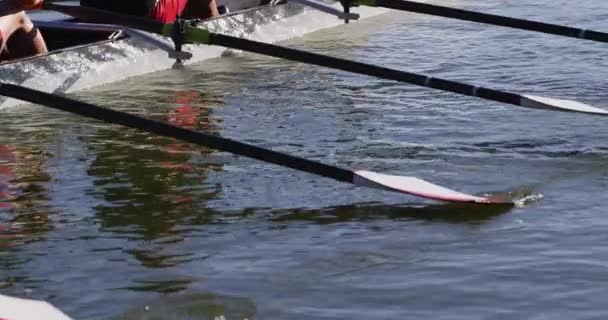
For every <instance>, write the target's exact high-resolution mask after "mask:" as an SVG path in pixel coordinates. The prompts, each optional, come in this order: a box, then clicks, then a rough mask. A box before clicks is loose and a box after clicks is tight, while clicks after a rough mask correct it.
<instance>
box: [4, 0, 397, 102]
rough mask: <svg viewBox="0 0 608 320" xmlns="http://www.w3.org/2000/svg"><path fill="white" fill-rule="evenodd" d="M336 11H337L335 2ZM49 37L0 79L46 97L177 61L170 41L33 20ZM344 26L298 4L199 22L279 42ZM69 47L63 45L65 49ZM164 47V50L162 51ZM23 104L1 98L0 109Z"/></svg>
mask: <svg viewBox="0 0 608 320" xmlns="http://www.w3.org/2000/svg"><path fill="white" fill-rule="evenodd" d="M334 7H335V8H336V9H338V8H340V6H339V5H338V4H335V5H334ZM385 12H388V9H382V8H380V9H379V8H365V7H362V8H361V10H358V13H359V15H360V19H364V18H369V17H373V16H376V15H379V14H382V13H385ZM33 18H34V19H35V21H36V24H37V25H38V26H39V27H40V29H41V30H42V32H43V34H44V35H45V38H46V39H47V42H48V45H49V48H50V50H51V51H50V52H49V53H48V54H45V55H41V56H37V57H30V58H25V59H21V60H16V61H8V62H4V63H0V79H2V81H6V82H8V83H13V84H18V85H22V86H25V87H29V88H36V89H39V90H42V91H45V92H49V93H64V92H73V91H77V90H82V89H87V88H91V87H94V86H98V85H103V84H107V83H111V82H115V81H120V80H123V79H126V78H129V77H135V76H140V75H143V74H146V73H150V72H155V71H160V70H165V69H169V68H171V67H172V66H173V64H174V63H175V60H172V59H170V58H168V53H167V49H166V48H172V46H173V45H172V43H171V41H170V40H168V39H165V38H161V37H157V36H152V35H150V36H149V37H154V38H155V39H156V40H157V41H158V42H159V43H161V44H160V45H159V43H152V42H150V41H147V40H145V39H142V38H141V37H137V36H134V34H132V33H128V32H122V33H120V32H118V33H115V32H111V31H110V32H108V31H103V30H88V31H85V30H69V26H70V25H73V26H75V25H74V24H72V23H71V22H70V21H69V20H65V19H62V20H57V19H55V20H54V21H48V19H46V21H45V19H43V18H41V17H39V18H36V16H34V17H33ZM343 23H344V22H343V21H342V20H340V19H338V18H336V17H335V16H332V15H329V14H326V13H323V12H320V11H317V10H314V9H311V8H309V7H304V6H302V5H300V4H296V3H286V4H279V5H265V6H259V7H255V8H250V9H245V10H241V11H238V12H233V13H229V14H227V15H224V16H221V17H219V18H216V19H210V20H207V21H204V22H201V23H200V27H202V28H205V29H208V30H213V31H215V32H220V33H223V34H228V35H233V36H238V37H242V38H247V39H252V40H258V41H264V42H270V43H274V42H278V41H284V40H288V39H291V38H295V37H299V36H302V35H305V34H308V33H311V32H315V31H318V30H321V29H325V28H331V27H335V26H338V25H341V24H343ZM66 44H67V47H66ZM163 44H164V47H163ZM184 50H185V51H188V52H191V53H192V54H193V56H192V59H190V60H188V61H187V62H186V63H196V62H200V61H203V60H207V59H211V58H217V57H220V56H222V55H223V54H224V53H225V52H226V50H227V49H226V48H224V47H219V46H205V45H186V46H184ZM22 103H23V102H21V101H18V100H14V99H6V98H0V109H1V108H6V107H11V106H15V105H18V104H22Z"/></svg>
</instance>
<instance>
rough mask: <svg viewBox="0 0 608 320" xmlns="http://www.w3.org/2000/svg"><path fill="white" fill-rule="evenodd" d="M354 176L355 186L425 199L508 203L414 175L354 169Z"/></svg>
mask: <svg viewBox="0 0 608 320" xmlns="http://www.w3.org/2000/svg"><path fill="white" fill-rule="evenodd" d="M354 176H355V178H354V180H353V184H355V185H356V186H360V187H369V188H376V189H382V190H388V191H394V192H400V193H407V194H411V195H414V196H418V197H422V198H427V199H433V200H439V201H447V202H469V203H487V204H496V203H505V204H506V203H509V202H505V201H498V200H496V199H491V198H485V197H478V196H473V195H469V194H465V193H461V192H458V191H454V190H451V189H448V188H445V187H442V186H438V185H436V184H433V183H430V182H428V181H424V180H422V179H418V178H415V177H402V176H393V175H388V174H382V173H376V172H371V171H355V172H354Z"/></svg>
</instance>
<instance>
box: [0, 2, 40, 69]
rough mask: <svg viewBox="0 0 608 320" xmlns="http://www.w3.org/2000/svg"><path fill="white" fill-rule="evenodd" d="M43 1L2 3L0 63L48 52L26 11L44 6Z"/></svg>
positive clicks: (0, 4) (0, 6)
mask: <svg viewBox="0 0 608 320" xmlns="http://www.w3.org/2000/svg"><path fill="white" fill-rule="evenodd" d="M42 1H43V0H5V1H2V2H0V61H3V60H8V59H15V58H21V57H26V56H31V55H36V54H42V53H46V52H47V48H46V43H45V42H44V38H43V37H42V34H41V33H40V31H38V29H37V28H36V27H35V26H34V24H33V23H32V21H31V20H30V19H29V18H28V17H27V15H26V14H25V10H29V9H34V8H37V7H39V6H41V5H42Z"/></svg>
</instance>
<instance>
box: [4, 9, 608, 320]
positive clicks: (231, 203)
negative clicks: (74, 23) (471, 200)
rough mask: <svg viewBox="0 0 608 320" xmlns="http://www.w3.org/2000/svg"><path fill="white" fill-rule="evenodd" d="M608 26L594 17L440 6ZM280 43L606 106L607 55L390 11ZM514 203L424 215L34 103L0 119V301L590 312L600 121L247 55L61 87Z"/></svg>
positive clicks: (140, 308)
mask: <svg viewBox="0 0 608 320" xmlns="http://www.w3.org/2000/svg"><path fill="white" fill-rule="evenodd" d="M445 3H446V4H451V5H458V6H460V7H465V8H469V9H476V10H483V11H485V12H492V13H497V14H504V15H510V16H516V17H524V18H530V19H536V20H542V21H547V22H553V23H559V24H567V25H573V26H579V27H583V28H589V29H595V30H603V31H608V2H606V1H598V0H579V1H563V0H557V1H546V0H543V1H532V0H508V1H478V0H473V1H466V2H463V1H460V2H456V1H447V2H445ZM285 44H286V45H289V46H292V47H297V48H302V49H306V50H310V51H314V52H320V53H326V54H331V55H334V56H340V57H345V58H350V59H355V60H358V61H365V62H369V63H374V64H378V65H382V66H387V67H391V68H396V69H402V70H408V71H414V72H421V73H425V74H430V75H434V76H440V77H444V78H449V79H453V80H459V81H466V82H468V83H472V84H476V85H483V86H487V87H493V88H497V89H504V90H510V91H514V92H519V93H528V94H535V95H543V96H548V97H555V98H567V99H575V100H578V101H581V102H584V103H588V104H591V105H594V106H598V107H604V108H608V91H607V90H606V88H607V85H606V80H605V79H606V77H605V75H606V71H607V70H608V58H607V56H608V47H607V46H606V45H605V44H600V43H593V42H590V41H581V40H575V39H568V38H559V37H556V36H549V35H542V34H536V33H531V32H525V31H517V30H512V29H505V28H498V27H491V26H484V25H479V24H474V23H467V22H460V21H454V20H447V19H442V18H433V17H428V16H423V15H414V14H405V13H390V14H387V15H383V16H380V17H378V18H374V19H370V20H366V21H363V22H361V23H353V24H349V25H346V26H343V27H340V28H336V29H330V30H325V31H322V32H318V33H315V34H312V35H309V36H306V37H304V38H301V39H296V40H293V41H290V42H288V43H285ZM76 96H77V97H78V98H80V99H82V100H86V101H88V102H93V103H97V104H100V105H104V106H108V107H112V108H115V109H119V110H123V111H128V112H132V113H136V114H140V115H144V116H146V117H150V118H153V119H158V120H163V121H168V122H170V123H173V124H176V125H180V126H183V127H186V128H192V129H197V130H205V131H208V132H213V133H215V134H220V135H222V136H225V137H229V138H234V139H237V140H241V141H245V142H248V143H252V144H256V145H260V146H263V147H267V148H272V149H275V150H280V151H284V152H288V153H291V154H294V155H298V156H301V157H306V158H310V159H315V160H318V161H323V162H326V163H329V164H336V165H340V166H343V167H349V168H357V169H368V170H375V171H380V172H385V173H392V174H401V175H412V176H416V177H419V178H424V179H427V180H429V181H433V182H436V183H440V184H442V185H445V186H449V187H452V188H455V189H458V190H461V191H464V192H469V193H474V194H483V193H485V192H490V193H502V194H508V195H510V196H513V197H515V198H525V199H528V201H527V202H526V204H525V205H523V206H520V207H516V208H491V207H471V206H455V205H448V204H437V203H433V202H429V201H425V200H420V199H417V198H413V197H409V196H404V195H399V194H390V193H385V192H381V191H374V190H365V189H356V188H353V187H351V186H349V185H346V184H341V183H337V182H335V181H332V180H329V179H324V178H319V177H316V176H312V175H309V174H304V173H299V172H296V171H293V170H290V169H285V168H281V167H277V166H273V165H269V164H265V163H261V162H257V161H253V160H249V159H246V158H239V157H235V156H232V155H230V154H227V153H220V152H216V151H213V150H208V149H204V148H200V147H195V146H191V145H188V144H184V143H181V142H177V141H174V140H171V139H165V138H159V137H156V136H153V135H150V134H146V133H142V132H137V131H134V130H125V129H122V128H119V127H116V126H110V125H106V124H102V123H98V122H94V121H89V120H86V119H82V118H79V117H76V116H71V115H66V114H64V113H60V112H55V111H49V110H48V109H44V108H42V107H38V106H29V107H23V108H19V109H10V110H3V111H2V117H0V181H2V184H1V185H2V188H1V189H0V197H1V198H0V200H1V201H0V205H1V206H2V207H1V208H0V225H2V226H3V227H4V228H5V229H6V228H11V229H12V232H5V233H7V235H5V237H4V238H2V239H0V293H2V294H9V295H16V296H26V297H31V298H36V299H44V300H47V301H50V302H52V303H53V304H55V305H56V306H58V307H60V308H61V309H63V310H64V311H65V312H66V313H68V314H69V315H71V316H72V317H74V318H75V319H87V320H88V319H99V320H101V319H214V317H219V316H220V315H223V316H224V317H225V319H227V320H233V319H239V320H240V319H245V318H247V319H422V318H429V319H602V318H603V316H604V315H605V314H606V312H607V311H608V308H607V307H606V305H605V300H604V299H605V297H606V296H607V295H608V289H607V288H608V263H607V262H606V261H607V260H608V246H606V244H608V219H604V217H603V215H604V214H605V213H606V211H605V207H606V204H608V196H606V190H607V187H608V174H607V172H608V171H607V169H608V162H607V161H608V147H607V145H606V141H607V138H608V127H606V125H605V123H606V119H604V118H601V117H593V116H586V115H580V114H569V113H555V112H547V111H536V110H526V109H521V108H517V107H514V106H511V105H505V104H498V103H493V102H488V101H484V100H481V99H474V98H469V97H461V96H457V95H453V94H448V93H442V92H439V91H434V90H430V89H425V88H418V87H414V86H409V85H404V84H399V83H394V82H391V81H385V80H378V79H373V78H369V77H365V76H358V75H353V74H348V73H344V72H337V71H333V70H328V69H324V68H317V67H313V66H309V65H304V64H298V63H292V62H286V61H282V60H277V59H271V58H266V57H261V56H256V55H251V54H238V55H235V56H231V57H226V58H222V59H215V60H210V61H207V62H205V63H202V64H199V65H196V66H192V67H188V68H186V69H181V70H168V71H164V72H161V73H155V74H151V75H147V76H145V77H140V78H136V79H129V80H126V81H123V82H120V83H114V84H111V85H107V86H103V87H99V88H96V89H94V90H90V91H87V92H82V93H79V94H77V95H76Z"/></svg>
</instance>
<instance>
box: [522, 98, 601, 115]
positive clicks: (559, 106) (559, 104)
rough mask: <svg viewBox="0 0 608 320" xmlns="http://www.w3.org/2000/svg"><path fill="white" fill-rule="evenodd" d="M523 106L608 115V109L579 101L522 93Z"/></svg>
mask: <svg viewBox="0 0 608 320" xmlns="http://www.w3.org/2000/svg"><path fill="white" fill-rule="evenodd" d="M520 103H521V106H522V107H526V108H533V109H543V110H555V111H569V112H581V113H589V114H595V115H604V116H608V110H605V109H600V108H596V107H593V106H590V105H587V104H584V103H581V102H578V101H572V100H562V99H553V98H545V97H539V96H533V95H522V96H521V102H520Z"/></svg>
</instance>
